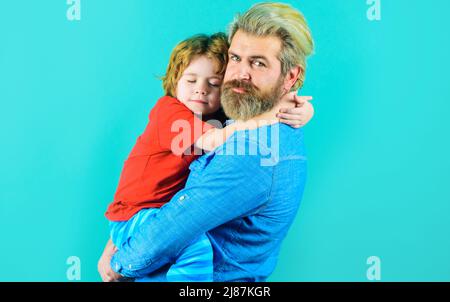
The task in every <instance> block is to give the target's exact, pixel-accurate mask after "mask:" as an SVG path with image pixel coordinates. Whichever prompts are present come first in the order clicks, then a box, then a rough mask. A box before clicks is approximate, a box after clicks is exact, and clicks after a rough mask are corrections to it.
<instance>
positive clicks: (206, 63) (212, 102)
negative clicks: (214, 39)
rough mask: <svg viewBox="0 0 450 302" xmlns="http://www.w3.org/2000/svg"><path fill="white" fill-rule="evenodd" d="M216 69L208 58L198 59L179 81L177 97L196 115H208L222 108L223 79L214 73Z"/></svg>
mask: <svg viewBox="0 0 450 302" xmlns="http://www.w3.org/2000/svg"><path fill="white" fill-rule="evenodd" d="M215 67H216V65H215V64H214V61H213V60H211V59H209V58H208V57H206V56H199V57H196V58H194V59H193V60H192V62H191V64H189V66H188V67H187V68H186V70H185V71H184V72H183V75H182V76H181V78H180V80H179V81H178V84H177V95H176V97H177V99H179V100H180V101H181V102H182V103H183V104H184V105H186V107H188V108H189V109H190V110H191V111H192V112H194V113H201V114H204V115H207V114H211V113H214V112H216V111H217V110H219V108H220V86H221V85H222V78H223V77H222V76H221V75H218V74H216V73H215V72H214V69H215Z"/></svg>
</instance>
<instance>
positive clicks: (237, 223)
mask: <svg viewBox="0 0 450 302" xmlns="http://www.w3.org/2000/svg"><path fill="white" fill-rule="evenodd" d="M229 39H230V42H231V45H230V49H229V63H228V65H227V70H226V73H225V76H224V84H223V88H222V99H221V102H222V107H223V109H224V111H225V113H226V115H227V116H228V117H230V118H232V119H234V120H243V121H253V122H255V125H256V126H255V127H256V129H252V130H248V131H242V132H238V133H236V134H235V135H233V136H231V137H230V139H229V140H227V142H226V143H225V144H224V145H222V146H221V147H219V148H217V149H216V150H214V151H213V152H211V153H208V154H206V155H204V156H202V157H201V158H199V160H197V161H196V162H194V163H193V164H192V165H191V166H190V169H191V173H190V175H189V179H188V181H187V183H186V187H185V189H183V190H181V191H179V192H178V193H177V194H176V195H175V196H174V197H173V199H172V200H171V201H170V202H169V203H168V204H166V205H165V206H164V207H162V208H161V210H160V211H159V212H158V213H157V214H156V215H155V217H154V218H153V219H151V221H150V222H149V223H148V224H145V225H143V226H141V227H140V229H139V231H138V232H137V234H136V236H134V237H132V238H130V239H129V240H128V241H127V242H126V243H125V244H124V245H123V246H121V247H120V249H119V251H117V253H116V254H115V255H114V256H113V257H112V260H111V267H112V269H113V270H114V271H115V272H116V273H115V274H113V275H112V279H114V278H117V277H119V276H121V275H122V276H127V277H132V278H141V279H142V280H146V278H147V280H149V281H150V280H155V281H161V280H160V279H158V278H159V276H161V275H164V270H165V267H166V265H167V264H169V263H173V261H174V259H176V258H177V255H178V253H179V252H180V251H181V250H182V249H183V248H184V247H185V246H187V245H188V244H189V243H190V242H191V241H192V240H194V239H195V238H197V237H198V236H199V235H201V234H203V233H205V232H208V233H207V235H208V238H209V239H210V241H211V244H212V247H213V251H214V281H265V280H266V278H267V277H268V276H269V275H270V274H271V273H272V271H273V270H274V268H275V265H276V260H277V257H278V253H279V250H280V247H281V242H282V240H283V239H284V238H285V236H286V234H287V231H288V229H289V227H290V225H291V224H292V222H293V220H294V218H295V215H296V213H297V209H298V207H299V204H300V200H301V196H302V193H303V189H304V185H305V180H306V158H305V152H304V146H303V134H302V130H296V129H293V128H291V127H289V126H286V125H284V124H279V123H278V121H279V120H278V119H277V118H276V114H277V112H278V111H279V110H280V108H281V107H284V106H286V104H282V103H281V102H280V101H279V100H280V99H281V98H282V96H283V95H285V94H286V93H288V92H289V91H292V90H296V89H298V88H299V87H301V86H302V85H303V81H304V76H305V70H306V62H305V60H306V57H307V56H308V55H309V54H311V52H312V48H313V42H312V38H311V35H310V31H309V28H308V26H307V24H306V22H305V20H304V18H303V16H302V15H301V14H300V13H299V12H298V11H297V10H295V9H293V8H292V7H290V6H288V5H285V4H281V3H262V4H257V5H255V6H253V7H252V8H251V9H250V10H248V11H247V12H246V13H245V14H244V15H242V16H238V17H237V18H236V20H235V21H234V22H233V24H232V26H231V30H230V36H229ZM261 125H262V126H261ZM267 132H269V133H270V135H266V133H267ZM269 146H270V147H269Z"/></svg>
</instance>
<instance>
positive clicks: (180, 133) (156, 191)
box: [105, 96, 213, 221]
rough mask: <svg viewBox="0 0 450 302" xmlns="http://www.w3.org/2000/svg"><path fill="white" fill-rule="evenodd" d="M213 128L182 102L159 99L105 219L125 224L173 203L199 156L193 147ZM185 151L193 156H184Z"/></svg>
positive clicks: (124, 167) (136, 145) (127, 164)
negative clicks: (138, 213)
mask: <svg viewBox="0 0 450 302" xmlns="http://www.w3.org/2000/svg"><path fill="white" fill-rule="evenodd" d="M172 127H173V131H172ZM211 128H213V126H212V125H210V124H208V123H205V122H203V121H202V120H200V119H199V118H197V117H196V116H195V115H194V113H193V112H192V111H191V110H189V109H188V108H187V107H186V106H185V105H183V104H182V103H181V102H180V101H179V100H177V99H175V98H173V97H168V96H165V97H162V98H161V99H159V100H158V102H157V103H156V105H155V106H154V108H153V109H152V110H151V112H150V115H149V122H148V124H147V127H146V128H145V131H144V133H143V134H142V135H140V136H139V137H138V139H137V141H136V144H135V146H134V147H133V149H132V150H131V153H130V155H129V156H128V159H127V160H126V161H125V163H124V166H123V169H122V174H121V176H120V180H119V185H118V188H117V191H116V194H115V195H114V201H113V202H112V203H111V204H110V205H109V207H108V209H107V211H106V214H105V216H106V217H107V218H108V219H109V220H111V221H125V220H129V219H130V218H131V217H132V216H133V215H134V214H136V213H137V212H139V211H140V210H141V209H144V208H159V207H161V206H162V205H164V204H165V203H167V202H168V201H170V199H171V198H172V197H173V196H174V195H175V194H176V193H177V192H178V191H179V190H181V189H182V188H184V185H185V183H186V180H187V177H188V175H189V165H190V164H191V162H192V161H194V160H195V159H196V158H197V157H198V156H199V155H195V154H194V151H193V150H194V149H193V146H192V144H194V143H195V141H196V140H197V139H198V138H199V137H200V136H202V134H203V133H205V132H206V131H208V130H210V129H211ZM182 138H184V139H185V140H184V143H183V141H182ZM178 146H179V147H180V148H178ZM174 147H175V148H174ZM183 149H187V150H189V151H191V152H190V154H183V151H182V150H183ZM172 151H175V153H178V154H175V153H174V152H172ZM185 153H186V152H185Z"/></svg>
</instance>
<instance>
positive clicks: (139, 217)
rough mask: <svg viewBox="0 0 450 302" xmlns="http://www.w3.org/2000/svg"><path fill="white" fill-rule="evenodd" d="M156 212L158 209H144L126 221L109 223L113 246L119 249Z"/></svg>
mask: <svg viewBox="0 0 450 302" xmlns="http://www.w3.org/2000/svg"><path fill="white" fill-rule="evenodd" d="M158 211H159V209H156V208H155V209H154V208H151V209H144V210H141V211H139V212H138V213H136V214H135V215H134V216H133V217H131V219H130V220H128V221H110V223H109V230H110V236H111V240H112V242H113V243H114V245H115V246H116V247H117V248H120V246H121V245H122V243H123V242H125V240H127V239H128V238H129V237H131V236H132V235H133V234H134V232H135V231H136V230H137V228H138V227H139V226H140V225H141V224H143V223H144V222H145V221H147V219H148V218H149V217H151V216H153V215H154V214H155V213H157V212H158Z"/></svg>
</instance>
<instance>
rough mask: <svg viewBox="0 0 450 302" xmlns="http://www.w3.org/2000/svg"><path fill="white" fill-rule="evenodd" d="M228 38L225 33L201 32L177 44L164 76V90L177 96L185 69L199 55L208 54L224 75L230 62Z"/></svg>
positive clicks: (167, 93)
mask: <svg viewBox="0 0 450 302" xmlns="http://www.w3.org/2000/svg"><path fill="white" fill-rule="evenodd" d="M228 47H229V44H228V39H227V36H226V35H225V34H224V33H221V32H219V33H216V34H213V35H211V36H208V35H205V34H200V35H195V36H193V37H190V38H188V39H186V40H184V41H182V42H180V43H179V44H178V45H177V46H175V48H174V50H173V51H172V54H171V55H170V59H169V65H168V66H167V71H166V75H165V76H164V77H162V81H163V88H164V92H165V94H166V95H168V96H172V97H175V96H176V91H177V84H178V81H179V80H180V78H181V76H182V75H183V72H184V71H185V69H186V68H187V67H188V66H189V64H191V62H192V60H193V59H194V58H195V57H197V56H206V57H208V58H210V59H212V60H213V61H214V62H215V63H216V74H220V75H223V74H224V73H225V69H226V67H227V63H228Z"/></svg>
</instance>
